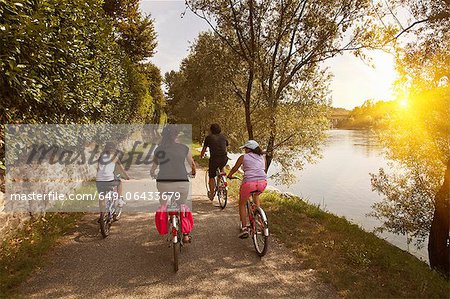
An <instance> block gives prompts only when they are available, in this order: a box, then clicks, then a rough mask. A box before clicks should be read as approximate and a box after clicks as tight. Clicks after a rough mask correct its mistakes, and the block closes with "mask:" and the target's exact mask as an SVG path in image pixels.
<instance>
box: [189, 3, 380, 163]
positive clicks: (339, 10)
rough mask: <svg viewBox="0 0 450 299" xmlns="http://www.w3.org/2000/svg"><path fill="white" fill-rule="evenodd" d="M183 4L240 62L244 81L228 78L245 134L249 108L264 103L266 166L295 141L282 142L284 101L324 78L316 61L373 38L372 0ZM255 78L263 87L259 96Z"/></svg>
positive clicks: (251, 132) (250, 130) (250, 129)
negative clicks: (241, 83) (237, 100)
mask: <svg viewBox="0 0 450 299" xmlns="http://www.w3.org/2000/svg"><path fill="white" fill-rule="evenodd" d="M186 5H187V6H188V7H189V8H190V9H191V10H192V11H193V12H194V13H196V14H197V15H198V16H199V17H201V18H202V19H204V20H206V21H207V22H208V24H209V25H210V26H211V28H212V29H213V31H214V32H215V33H216V34H217V35H218V36H219V37H220V38H221V40H222V42H223V43H224V44H225V45H227V46H228V47H229V48H230V49H231V50H232V51H233V52H234V53H235V55H237V56H238V57H240V59H241V60H242V61H243V62H244V65H245V73H246V80H245V81H246V84H245V85H244V86H243V87H242V88H241V87H240V86H239V85H238V84H237V83H236V82H232V83H233V86H235V92H236V94H237V95H238V96H239V98H240V100H241V102H242V105H243V107H244V109H245V120H246V127H247V133H248V137H249V138H254V137H256V136H255V134H254V119H255V117H254V116H253V115H252V113H253V112H252V109H255V104H258V105H262V106H264V107H265V108H266V112H267V113H268V114H267V115H266V117H265V118H264V127H265V129H266V130H267V131H268V132H269V135H268V136H267V137H266V138H265V139H264V142H265V144H266V146H265V147H266V152H267V156H266V158H267V161H268V166H270V163H271V161H272V159H273V158H274V157H275V156H276V151H277V150H279V149H280V148H282V147H284V146H286V145H293V144H292V142H293V139H290V138H288V139H287V142H286V143H284V142H280V141H283V140H285V139H286V136H280V128H279V127H278V124H279V122H277V117H279V116H280V111H279V110H280V107H282V105H283V103H284V101H286V100H287V101H292V94H293V93H295V90H298V89H299V88H306V89H307V90H319V88H312V87H313V86H308V84H312V82H317V80H313V78H314V76H317V77H322V79H323V78H326V76H327V75H326V74H324V71H323V70H322V69H321V68H320V62H322V61H324V60H326V59H329V58H332V57H334V56H336V55H338V54H340V53H342V52H344V51H354V52H355V53H356V54H361V52H360V50H361V49H362V48H363V47H365V46H369V44H368V43H369V42H370V41H371V40H372V39H373V38H374V36H373V35H372V34H367V33H368V32H369V31H367V30H366V29H367V28H368V27H370V26H372V25H371V20H372V18H371V17H370V13H371V1H366V0H358V1H339V0H335V1H308V0H287V1H269V0H265V1H255V0H246V1H219V2H217V1H210V0H188V1H186ZM254 84H257V85H259V87H258V88H259V89H260V91H261V93H260V94H259V93H258V96H259V98H257V99H255V98H254V97H253V95H254V93H253V89H254V88H255V86H254ZM305 86H306V87H305ZM257 121H260V120H259V119H258V120H257ZM311 125H314V124H311ZM300 139H301V138H300ZM300 139H299V140H300Z"/></svg>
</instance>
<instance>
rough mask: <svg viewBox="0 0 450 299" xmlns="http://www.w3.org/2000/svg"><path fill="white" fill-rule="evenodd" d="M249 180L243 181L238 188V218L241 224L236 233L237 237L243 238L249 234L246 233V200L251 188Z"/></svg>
mask: <svg viewBox="0 0 450 299" xmlns="http://www.w3.org/2000/svg"><path fill="white" fill-rule="evenodd" d="M251 185H252V183H251V182H243V183H242V185H241V188H240V190H239V218H240V220H241V224H242V230H241V233H240V234H239V235H238V237H239V238H241V239H244V238H247V237H248V236H249V233H248V227H247V225H248V221H247V207H246V204H247V200H248V198H249V197H250V192H251V190H250V189H251V188H252V186H251Z"/></svg>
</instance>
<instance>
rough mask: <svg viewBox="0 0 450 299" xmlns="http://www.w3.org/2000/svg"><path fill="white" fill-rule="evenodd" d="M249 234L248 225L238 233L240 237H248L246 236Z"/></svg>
mask: <svg viewBox="0 0 450 299" xmlns="http://www.w3.org/2000/svg"><path fill="white" fill-rule="evenodd" d="M248 236H249V233H248V227H244V228H242V229H241V233H240V234H239V235H238V237H239V238H241V239H246V238H248Z"/></svg>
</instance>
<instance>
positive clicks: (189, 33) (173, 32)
mask: <svg viewBox="0 0 450 299" xmlns="http://www.w3.org/2000/svg"><path fill="white" fill-rule="evenodd" d="M141 9H142V12H143V13H144V14H150V15H151V17H152V18H153V19H154V20H155V29H156V32H157V34H158V46H157V48H156V50H157V52H156V54H155V56H154V57H152V58H151V61H152V62H153V63H154V64H156V65H157V66H158V67H159V68H160V69H161V72H162V73H163V74H164V73H166V72H168V71H171V70H178V69H179V65H180V63H181V60H182V59H183V58H185V57H186V56H187V55H188V53H189V48H190V46H191V45H192V43H193V42H194V41H195V39H196V37H197V36H198V34H199V33H200V32H201V31H205V30H208V29H209V26H208V24H206V22H205V21H204V20H201V19H200V18H198V17H196V16H195V15H194V14H193V13H191V12H190V11H186V13H185V14H184V16H183V17H181V15H182V14H183V12H185V5H184V1H183V0H165V1H161V0H159V1H155V0H143V1H141ZM367 54H368V56H369V57H371V59H372V63H371V64H372V65H373V67H372V66H369V65H368V64H367V63H364V62H363V61H361V60H360V59H359V58H356V57H354V56H352V55H351V54H344V55H341V56H338V57H335V58H333V59H331V60H328V61H327V62H326V66H328V67H329V69H330V71H331V72H332V73H333V75H334V77H333V79H332V82H331V84H330V89H331V96H332V101H333V102H332V105H333V107H342V108H346V109H353V108H354V107H355V106H359V105H361V104H362V103H363V102H364V101H365V100H368V99H373V100H385V101H386V100H391V99H393V96H392V84H393V82H394V80H395V77H396V73H395V69H394V58H393V56H392V55H391V54H387V53H384V52H382V51H371V52H367Z"/></svg>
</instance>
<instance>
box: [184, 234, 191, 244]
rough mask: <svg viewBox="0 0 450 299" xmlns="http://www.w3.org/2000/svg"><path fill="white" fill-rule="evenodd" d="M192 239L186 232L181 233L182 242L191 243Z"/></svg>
mask: <svg viewBox="0 0 450 299" xmlns="http://www.w3.org/2000/svg"><path fill="white" fill-rule="evenodd" d="M191 241H192V237H191V236H189V235H188V234H183V243H186V244H187V243H191Z"/></svg>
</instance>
